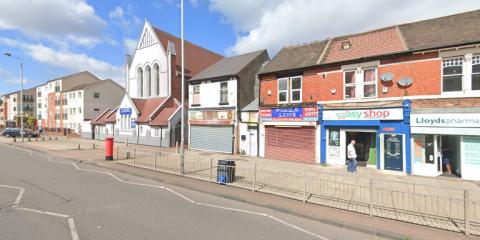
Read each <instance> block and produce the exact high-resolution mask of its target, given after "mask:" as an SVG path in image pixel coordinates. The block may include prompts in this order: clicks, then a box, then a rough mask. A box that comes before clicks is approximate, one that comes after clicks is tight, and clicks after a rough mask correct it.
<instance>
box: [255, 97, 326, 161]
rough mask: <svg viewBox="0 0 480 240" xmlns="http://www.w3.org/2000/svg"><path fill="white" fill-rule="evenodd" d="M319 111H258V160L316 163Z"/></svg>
mask: <svg viewBox="0 0 480 240" xmlns="http://www.w3.org/2000/svg"><path fill="white" fill-rule="evenodd" d="M317 121H318V107H317V106H316V105H314V106H298V107H285V108H261V109H260V156H262V157H266V158H270V159H279V160H286V161H295V162H304V163H318V151H317V149H318V148H317V147H316V146H317V143H318V139H317V136H318V124H317Z"/></svg>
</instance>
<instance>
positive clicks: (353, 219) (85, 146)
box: [2, 138, 478, 239]
mask: <svg viewBox="0 0 480 240" xmlns="http://www.w3.org/2000/svg"><path fill="white" fill-rule="evenodd" d="M2 141H4V142H8V143H11V140H10V141H9V140H8V139H7V140H5V139H2ZM79 144H80V149H81V150H80V151H79V150H78V145H79ZM93 144H96V146H95V149H93ZM16 145H20V144H19V143H17V144H16ZM21 146H22V147H27V148H31V149H37V150H41V151H43V152H48V153H49V154H54V155H56V156H61V157H65V158H69V159H77V160H82V161H85V162H88V163H91V164H94V165H99V166H101V167H104V168H108V169H115V170H118V171H122V172H128V173H130V174H132V173H133V174H136V175H140V176H142V177H147V178H154V179H156V180H160V181H166V179H168V178H172V177H173V178H174V179H173V180H171V182H170V183H171V184H174V185H181V186H183V187H187V188H192V187H191V186H196V185H198V183H197V182H199V181H194V180H191V179H185V178H180V177H175V176H171V175H168V174H166V175H165V174H162V173H159V172H155V173H154V174H152V171H149V169H148V168H145V169H137V168H134V169H133V168H131V167H128V166H124V165H121V164H114V163H112V162H106V161H103V152H104V150H103V149H102V148H101V147H102V143H101V142H98V141H92V140H85V139H64V138H59V140H56V141H55V140H52V141H48V140H47V141H38V142H36V141H33V142H26V143H24V144H23V145H21ZM117 146H119V147H120V149H121V150H120V152H121V151H122V150H124V151H131V150H132V149H135V151H137V153H139V156H140V153H141V152H145V153H148V152H151V151H157V152H158V151H159V148H153V147H148V146H138V145H130V146H128V147H126V146H124V145H123V144H119V145H117ZM161 154H163V156H169V155H172V156H176V153H175V150H174V149H162V151H161ZM225 157H230V158H231V157H232V156H231V155H221V154H220V155H218V154H211V153H201V152H194V151H187V155H186V159H192V160H195V161H196V162H202V161H204V162H207V163H208V162H209V161H210V159H220V158H225ZM234 157H235V158H236V160H237V163H239V164H240V165H243V166H247V165H249V166H251V164H254V163H255V164H256V165H257V167H259V168H261V169H263V170H264V171H266V172H278V173H281V172H282V171H287V173H289V172H290V173H292V174H293V175H295V174H299V173H301V172H302V171H305V170H303V169H305V168H307V171H308V172H309V173H310V174H316V173H322V176H323V175H327V176H334V177H335V178H340V179H342V180H344V179H345V177H343V176H344V175H346V174H345V173H343V172H340V171H343V169H340V168H328V167H327V168H326V167H322V166H318V165H304V164H297V163H290V162H282V161H274V160H268V159H256V158H246V157H238V156H234ZM165 159H167V158H165ZM187 162H188V161H187ZM140 163H141V161H140ZM137 164H139V162H138V160H137ZM174 165H175V164H174ZM194 167H198V166H194ZM201 167H202V168H203V167H204V166H201ZM279 169H280V170H279ZM319 171H320V172H319ZM329 174H330V175H329ZM244 175H245V174H244ZM202 176H204V177H205V175H202ZM207 176H208V174H207ZM365 176H367V177H372V176H373V177H375V178H376V179H383V180H385V181H390V179H393V180H397V181H398V179H401V180H402V181H413V182H417V181H418V182H427V184H431V185H426V186H429V187H428V188H430V190H432V191H436V189H435V185H434V184H435V182H436V181H441V182H439V183H438V184H443V185H445V184H451V185H452V187H453V186H458V185H460V186H461V187H464V185H463V184H465V187H467V188H472V189H475V188H478V186H477V185H476V184H475V183H471V182H466V181H459V180H457V179H453V180H450V181H449V182H448V183H447V182H443V181H444V180H443V179H435V180H434V181H433V180H431V179H427V178H421V177H420V178H418V177H410V176H399V175H390V174H383V173H378V171H376V170H374V169H361V171H360V174H358V175H357V176H355V177H354V178H353V180H354V179H357V181H358V179H363V178H364V177H365ZM349 177H350V176H349ZM382 177H383V178H382ZM403 178H405V179H403ZM410 178H414V179H410ZM424 179H426V181H423V180H424ZM393 180H392V181H393ZM184 181H187V182H188V183H187V184H185V183H184ZM284 182H285V181H284ZM395 182H396V181H395ZM200 183H204V182H200ZM443 185H442V186H443ZM212 186H214V187H212ZM217 186H218V185H216V184H207V187H205V186H198V187H194V189H195V190H197V191H198V190H199V189H200V190H202V191H207V192H208V193H209V194H214V195H219V196H221V197H223V198H225V197H226V198H228V199H235V200H237V201H241V202H248V203H252V204H255V205H259V202H262V201H265V200H264V199H261V198H260V199H258V195H260V196H261V197H265V198H267V199H270V200H269V201H267V203H266V204H264V205H262V204H260V205H261V206H262V207H267V208H269V209H275V210H281V212H288V213H290V214H293V215H299V216H302V217H305V218H307V219H314V220H315V221H317V222H322V223H327V224H328V225H333V226H340V227H341V228H343V229H356V230H357V231H358V230H359V231H361V232H364V233H365V232H367V233H369V234H373V235H374V236H389V237H392V236H395V237H398V236H400V237H408V238H409V239H417V238H418V239H432V238H433V239H453V238H454V239H463V237H464V236H463V235H462V234H459V233H452V232H445V231H441V230H436V229H432V228H424V227H421V226H417V225H412V224H406V223H402V222H398V221H390V220H386V219H379V218H372V217H367V216H365V215H362V214H359V215H357V214H355V213H350V212H345V211H339V210H336V209H332V208H325V207H321V206H318V205H312V204H303V203H299V202H298V201H292V202H288V201H291V200H290V199H285V198H277V197H275V196H272V195H268V194H260V193H258V192H255V193H253V192H249V191H242V190H241V189H235V188H221V189H215V187H217ZM389 187H391V186H389ZM210 188H213V189H214V190H211V189H210ZM417 188H418V189H420V191H423V190H424V189H422V188H421V186H417ZM425 188H427V187H425ZM205 189H209V190H205ZM418 189H417V191H419V190H418ZM236 191H240V192H236ZM227 193H228V194H227ZM251 194H253V195H251ZM245 196H248V197H245ZM251 199H256V200H254V201H252V200H251ZM271 199H275V201H277V202H279V203H278V204H272V200H271ZM285 201H287V202H285ZM297 204H299V205H297ZM322 205H325V206H328V205H327V204H322ZM332 207H336V206H332ZM317 208H318V209H319V213H320V214H318V213H313V212H312V211H311V210H312V209H317ZM337 208H338V207H337ZM347 210H350V209H348V208H347ZM360 212H361V211H360ZM340 213H341V214H340ZM397 215H398V213H397ZM326 216H328V217H326ZM365 219H368V222H365ZM397 220H402V219H397ZM404 224H405V225H404ZM452 224H454V223H452ZM447 229H448V228H447ZM399 230H400V231H399ZM447 233H448V234H447ZM450 234H453V235H450ZM465 239H469V238H465Z"/></svg>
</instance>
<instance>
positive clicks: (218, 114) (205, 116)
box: [189, 110, 235, 120]
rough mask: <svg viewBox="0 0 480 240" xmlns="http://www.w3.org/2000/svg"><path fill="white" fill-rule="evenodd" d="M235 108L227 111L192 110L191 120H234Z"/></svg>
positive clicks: (190, 113)
mask: <svg viewBox="0 0 480 240" xmlns="http://www.w3.org/2000/svg"><path fill="white" fill-rule="evenodd" d="M234 116H235V114H234V112H233V110H225V111H190V112H189V119H190V120H234Z"/></svg>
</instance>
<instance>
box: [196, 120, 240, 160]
mask: <svg viewBox="0 0 480 240" xmlns="http://www.w3.org/2000/svg"><path fill="white" fill-rule="evenodd" d="M190 149H196V150H208V151H215V152H225V153H232V149H233V127H232V126H191V127H190Z"/></svg>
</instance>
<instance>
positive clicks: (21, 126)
mask: <svg viewBox="0 0 480 240" xmlns="http://www.w3.org/2000/svg"><path fill="white" fill-rule="evenodd" d="M3 55H5V56H7V57H14V58H16V59H17V60H19V61H20V75H21V78H20V136H21V138H22V143H23V59H21V58H19V57H16V56H13V55H12V54H11V53H8V52H7V53H4V54H3Z"/></svg>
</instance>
